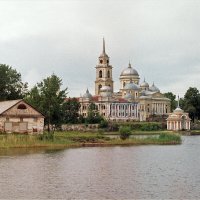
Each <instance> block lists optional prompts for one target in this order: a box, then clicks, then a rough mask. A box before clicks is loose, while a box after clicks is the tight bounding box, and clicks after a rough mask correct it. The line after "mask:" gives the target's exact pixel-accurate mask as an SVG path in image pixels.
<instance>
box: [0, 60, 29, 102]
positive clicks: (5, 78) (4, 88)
mask: <svg viewBox="0 0 200 200" xmlns="http://www.w3.org/2000/svg"><path fill="white" fill-rule="evenodd" d="M26 92H27V83H23V82H22V80H21V74H20V73H18V72H17V71H16V70H15V69H13V68H12V67H10V66H8V65H5V64H0V94H1V96H0V100H14V99H21V98H23V97H24V96H25V94H26Z"/></svg>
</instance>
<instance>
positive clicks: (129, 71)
mask: <svg viewBox="0 0 200 200" xmlns="http://www.w3.org/2000/svg"><path fill="white" fill-rule="evenodd" d="M132 75H136V76H139V74H138V72H137V71H136V70H135V69H133V68H132V67H131V64H130V63H129V66H128V67H127V68H126V69H124V70H123V71H122V72H121V76H132Z"/></svg>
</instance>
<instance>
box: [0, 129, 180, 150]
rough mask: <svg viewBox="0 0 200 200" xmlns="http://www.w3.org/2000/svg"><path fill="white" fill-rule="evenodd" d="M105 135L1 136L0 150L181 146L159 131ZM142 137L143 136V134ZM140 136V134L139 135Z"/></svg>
mask: <svg viewBox="0 0 200 200" xmlns="http://www.w3.org/2000/svg"><path fill="white" fill-rule="evenodd" d="M108 134H109V133H107V134H105V133H90V132H84V133H81V132H76V131H71V132H55V133H46V132H45V133H44V134H42V135H24V134H23V135H22V134H1V135H0V149H2V148H4V149H5V148H34V147H44V148H50V149H56V148H70V147H94V146H95V147H97V146H98V147H105V146H115V145H121V146H129V145H176V144H181V136H180V135H179V134H177V133H171V132H167V131H160V133H159V134H157V135H155V134H153V135H150V134H149V135H148V134H145V135H146V136H145V137H137V136H136V137H134V135H136V134H134V133H133V134H131V137H130V138H127V139H124V140H122V139H120V137H119V134H118V137H116V138H112V137H109V135H113V134H109V135H108ZM143 135H144V134H143ZM141 136H142V134H141Z"/></svg>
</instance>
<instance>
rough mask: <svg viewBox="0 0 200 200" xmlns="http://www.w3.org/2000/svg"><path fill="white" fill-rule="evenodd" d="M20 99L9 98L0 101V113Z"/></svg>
mask: <svg viewBox="0 0 200 200" xmlns="http://www.w3.org/2000/svg"><path fill="white" fill-rule="evenodd" d="M20 101H22V99H17V100H9V101H0V114H2V113H3V112H5V111H6V110H8V109H9V108H11V107H13V106H14V105H15V104H17V103H19V102H20Z"/></svg>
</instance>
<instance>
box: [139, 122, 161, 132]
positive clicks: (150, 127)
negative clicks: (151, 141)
mask: <svg viewBox="0 0 200 200" xmlns="http://www.w3.org/2000/svg"><path fill="white" fill-rule="evenodd" d="M161 129H162V127H161V125H160V124H154V123H148V124H143V125H142V126H141V130H142V131H158V130H161Z"/></svg>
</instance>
